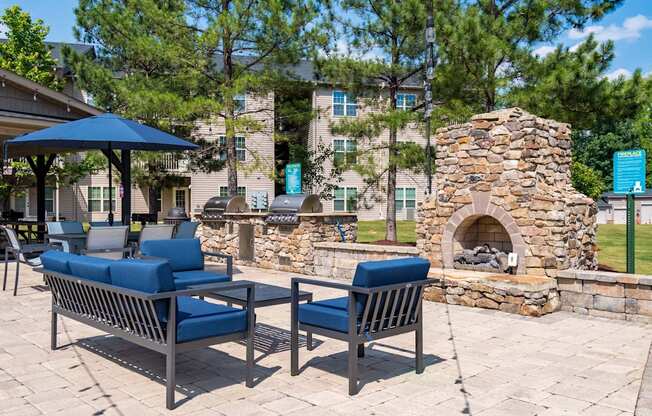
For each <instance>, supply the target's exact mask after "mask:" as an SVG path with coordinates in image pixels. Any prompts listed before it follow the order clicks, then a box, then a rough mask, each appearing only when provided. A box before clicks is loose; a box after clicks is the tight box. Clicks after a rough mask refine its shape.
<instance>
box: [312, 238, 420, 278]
mask: <svg viewBox="0 0 652 416" xmlns="http://www.w3.org/2000/svg"><path fill="white" fill-rule="evenodd" d="M314 247H315V274H316V275H319V276H326V277H333V278H336V279H347V280H350V279H353V275H354V274H355V268H356V267H357V265H358V263H360V262H362V261H370V260H387V259H395V258H400V257H415V256H418V255H419V251H418V250H417V249H416V247H407V246H386V245H376V244H359V243H358V244H355V243H332V242H325V243H315V244H314Z"/></svg>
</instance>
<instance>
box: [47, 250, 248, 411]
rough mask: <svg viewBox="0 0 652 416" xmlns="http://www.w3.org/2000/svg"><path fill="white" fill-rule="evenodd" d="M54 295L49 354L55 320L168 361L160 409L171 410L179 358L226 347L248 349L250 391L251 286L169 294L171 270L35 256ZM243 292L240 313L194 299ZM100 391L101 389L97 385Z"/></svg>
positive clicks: (132, 262)
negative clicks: (81, 326) (78, 324)
mask: <svg viewBox="0 0 652 416" xmlns="http://www.w3.org/2000/svg"><path fill="white" fill-rule="evenodd" d="M41 259H42V262H43V268H42V270H41V272H42V273H43V274H44V278H45V281H46V284H47V285H48V286H49V287H50V291H51V293H52V320H51V336H50V346H51V348H52V350H55V349H56V348H57V317H58V316H59V315H61V316H65V317H67V318H70V319H74V320H76V321H79V322H82V323H85V324H87V325H89V326H92V327H94V328H96V329H99V330H101V331H104V332H107V333H109V334H112V335H114V336H117V337H120V338H122V339H124V340H126V341H129V342H132V343H134V344H137V345H139V346H141V347H145V348H148V349H150V350H153V351H157V352H159V353H161V354H163V355H165V357H166V365H165V369H166V370H165V372H166V377H165V378H166V407H167V408H168V409H173V408H174V407H175V399H174V396H175V388H176V381H175V372H176V371H175V368H176V357H177V354H179V353H183V352H186V351H190V350H194V349H198V348H204V347H208V346H210V345H215V344H220V343H224V342H231V341H240V340H244V341H245V342H246V366H247V371H246V377H245V384H246V386H247V387H253V369H254V299H255V297H254V285H253V283H251V282H226V283H214V284H211V285H205V286H201V287H196V288H189V289H184V290H175V285H174V278H173V276H172V269H171V268H170V264H169V263H168V262H166V261H161V260H136V259H124V260H108V259H102V258H95V257H88V256H78V255H75V254H69V253H63V252H57V253H54V252H48V253H45V254H43V255H42V256H41ZM240 288H245V289H246V290H247V305H246V306H245V308H244V309H236V308H231V307H228V306H224V305H218V304H215V303H210V302H205V301H203V300H199V299H196V298H193V297H192V296H197V295H202V294H204V293H208V292H214V291H218V290H220V289H224V290H231V289H240ZM100 383H101V382H100Z"/></svg>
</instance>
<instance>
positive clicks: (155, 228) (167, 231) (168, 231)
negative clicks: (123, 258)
mask: <svg viewBox="0 0 652 416" xmlns="http://www.w3.org/2000/svg"><path fill="white" fill-rule="evenodd" d="M173 232H174V224H156V225H149V224H148V225H145V226H144V227H143V229H142V230H141V231H140V235H139V236H138V246H137V247H135V249H138V248H139V247H140V246H141V244H143V241H149V240H171V239H172V234H173Z"/></svg>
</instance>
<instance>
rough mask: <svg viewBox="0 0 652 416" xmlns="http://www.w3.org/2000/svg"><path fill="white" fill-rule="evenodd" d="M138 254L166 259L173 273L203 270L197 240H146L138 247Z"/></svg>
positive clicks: (202, 260)
mask: <svg viewBox="0 0 652 416" xmlns="http://www.w3.org/2000/svg"><path fill="white" fill-rule="evenodd" d="M140 252H141V253H142V254H143V255H145V256H153V257H162V258H164V259H167V260H168V262H170V266H171V267H172V271H174V272H182V271H185V270H203V269H204V256H203V255H202V254H201V244H200V243H199V239H197V238H188V239H183V238H182V239H173V240H147V241H143V243H142V244H141V245H140Z"/></svg>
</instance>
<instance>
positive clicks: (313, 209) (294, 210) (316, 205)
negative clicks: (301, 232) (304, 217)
mask: <svg viewBox="0 0 652 416" xmlns="http://www.w3.org/2000/svg"><path fill="white" fill-rule="evenodd" d="M270 211H271V212H272V213H273V214H305V213H319V212H322V205H321V202H320V201H319V196H318V195H313V194H293V195H279V196H277V197H276V198H274V202H272V205H271V207H270Z"/></svg>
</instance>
